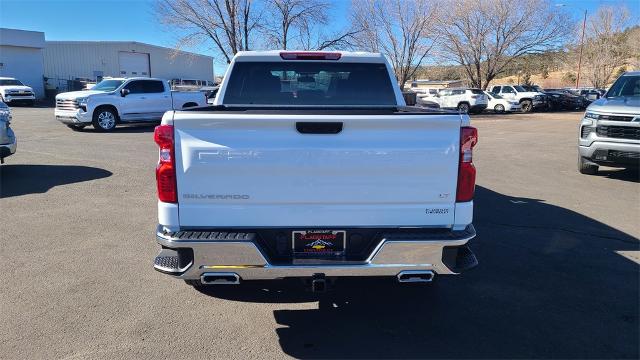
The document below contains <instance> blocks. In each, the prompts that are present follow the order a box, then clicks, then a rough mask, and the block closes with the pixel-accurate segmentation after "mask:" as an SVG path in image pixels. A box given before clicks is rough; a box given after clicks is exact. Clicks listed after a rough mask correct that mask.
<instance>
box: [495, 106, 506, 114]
mask: <svg viewBox="0 0 640 360" xmlns="http://www.w3.org/2000/svg"><path fill="white" fill-rule="evenodd" d="M493 111H495V112H496V113H498V114H502V113H503V112H504V105H502V104H497V105H496V106H494V107H493Z"/></svg>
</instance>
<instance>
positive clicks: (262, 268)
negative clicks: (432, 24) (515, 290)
mask: <svg viewBox="0 0 640 360" xmlns="http://www.w3.org/2000/svg"><path fill="white" fill-rule="evenodd" d="M395 79H396V78H395V75H394V72H393V69H392V67H391V66H390V65H389V63H388V62H387V60H386V58H385V57H384V56H383V55H381V54H374V53H363V52H355V53H349V52H306V51H305V52H290V51H281V52H280V51H260V52H239V53H238V54H236V56H235V57H234V58H233V59H232V61H231V62H230V64H229V70H227V76H225V78H224V80H223V82H222V85H221V87H220V93H219V94H218V96H217V97H216V101H215V104H214V105H215V106H213V107H208V108H196V109H185V110H177V111H171V112H167V113H166V114H165V116H164V117H163V119H162V124H161V125H160V126H158V127H157V128H156V131H155V134H154V137H155V140H156V143H157V144H158V146H159V154H160V155H159V163H158V166H157V168H156V179H157V185H158V222H159V226H158V228H157V232H156V240H157V242H158V244H159V245H160V247H161V249H160V252H159V254H158V255H157V257H156V258H155V262H154V267H155V269H156V270H158V271H160V272H163V273H166V274H169V275H170V276H172V277H174V278H177V279H182V280H186V281H187V282H188V283H190V284H191V285H193V286H196V287H200V286H206V285H218V284H239V283H240V282H241V281H246V280H256V279H260V280H273V279H280V278H289V277H293V278H302V279H307V280H308V283H310V285H311V288H312V290H314V291H322V290H324V289H325V286H326V284H327V279H334V278H340V277H360V276H374V277H385V276H386V277H388V278H395V279H396V280H397V281H398V282H401V283H407V282H430V281H431V280H432V279H433V278H434V276H436V274H437V276H441V275H447V274H458V273H461V272H463V271H465V270H467V269H469V268H471V267H473V266H475V265H476V264H477V260H476V258H475V256H474V255H473V253H472V252H471V250H470V249H469V248H468V247H467V242H468V241H469V240H470V239H471V238H473V237H474V236H475V230H474V228H473V225H472V213H473V193H474V186H475V185H474V184H475V173H476V171H475V168H474V166H473V162H472V159H473V147H474V145H475V144H476V142H477V131H476V129H475V128H473V127H471V126H470V120H469V117H468V116H467V115H464V114H462V115H461V114H459V113H454V112H449V111H442V110H434V109H421V108H418V107H407V106H405V102H404V99H403V96H402V93H401V90H400V88H399V87H398V85H397V82H396V80H395ZM284 82H287V83H288V84H289V85H288V86H286V87H285V86H283V85H282V84H283V83H284ZM247 84H250V86H247ZM225 286H228V285H225Z"/></svg>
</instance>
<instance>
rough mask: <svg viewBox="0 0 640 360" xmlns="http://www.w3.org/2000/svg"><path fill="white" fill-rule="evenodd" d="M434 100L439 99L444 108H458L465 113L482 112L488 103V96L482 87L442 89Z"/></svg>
mask: <svg viewBox="0 0 640 360" xmlns="http://www.w3.org/2000/svg"><path fill="white" fill-rule="evenodd" d="M434 100H437V102H438V104H439V105H440V107H441V108H443V109H456V110H458V111H459V112H461V113H463V114H466V113H480V112H482V111H484V109H486V108H487V104H488V101H487V96H486V95H485V94H484V91H482V90H480V89H466V88H451V89H440V91H438V96H437V97H435V98H434Z"/></svg>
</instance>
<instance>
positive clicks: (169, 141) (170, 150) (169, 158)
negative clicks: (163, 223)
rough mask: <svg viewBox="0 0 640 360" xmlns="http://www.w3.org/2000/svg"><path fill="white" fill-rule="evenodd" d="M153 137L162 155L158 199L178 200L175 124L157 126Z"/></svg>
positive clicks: (159, 164) (158, 170) (164, 200)
mask: <svg viewBox="0 0 640 360" xmlns="http://www.w3.org/2000/svg"><path fill="white" fill-rule="evenodd" d="M153 139H154V140H155V142H156V144H158V146H159V147H160V151H159V154H160V156H159V159H158V166H157V167H156V182H157V184H158V199H159V200H160V201H162V202H169V203H175V202H178V191H177V186H176V167H175V151H174V141H173V125H160V126H156V130H155V132H154V133H153Z"/></svg>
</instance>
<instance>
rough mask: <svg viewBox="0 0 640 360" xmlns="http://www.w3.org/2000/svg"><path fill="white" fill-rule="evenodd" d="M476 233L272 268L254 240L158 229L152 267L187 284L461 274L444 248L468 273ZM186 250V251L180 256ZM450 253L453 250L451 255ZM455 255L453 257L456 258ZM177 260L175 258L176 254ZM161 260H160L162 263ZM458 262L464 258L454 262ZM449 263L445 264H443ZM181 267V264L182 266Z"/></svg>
mask: <svg viewBox="0 0 640 360" xmlns="http://www.w3.org/2000/svg"><path fill="white" fill-rule="evenodd" d="M475 235H476V232H475V229H474V227H473V225H469V226H468V227H467V228H466V229H465V230H463V231H457V232H454V231H451V232H448V233H447V234H446V236H441V237H440V238H432V237H429V238H426V239H420V238H412V237H411V236H407V234H401V236H400V235H399V236H393V235H390V236H387V237H385V238H383V239H382V241H381V242H380V243H379V244H378V245H377V246H376V247H375V249H374V250H373V251H372V253H371V255H370V256H369V257H368V259H366V260H365V261H361V262H341V261H337V260H336V261H327V260H311V259H305V260H303V261H300V262H295V263H293V264H277V265H276V264H270V263H269V261H268V260H267V257H266V256H265V255H264V254H263V253H262V251H261V250H260V249H259V247H258V246H256V244H255V243H254V242H253V241H237V240H234V241H228V240H222V241H208V240H183V239H177V238H174V237H172V234H170V233H163V232H161V231H160V230H158V232H157V233H156V240H157V242H158V244H160V245H161V246H162V247H163V249H164V250H162V251H161V253H160V254H159V255H158V257H157V258H156V262H155V265H154V268H155V269H156V270H158V271H160V272H163V273H166V274H170V275H172V276H174V277H176V278H180V279H185V280H195V279H200V278H201V276H202V274H204V273H211V272H225V273H235V274H237V275H238V276H239V277H240V278H241V279H242V280H269V279H280V278H287V277H311V276H314V275H316V274H324V276H327V277H343V276H398V274H400V273H401V272H403V271H409V270H413V271H428V270H430V271H433V272H435V273H437V274H457V273H459V272H460V269H461V268H460V267H457V266H452V264H451V261H448V262H447V260H446V258H449V259H451V256H448V255H447V256H445V254H444V253H445V252H447V251H445V247H446V248H447V249H451V250H457V249H458V248H460V249H462V248H464V249H462V250H464V251H461V253H462V252H464V256H467V258H466V259H463V260H461V262H462V263H465V265H463V267H464V269H467V268H471V267H473V266H475V265H476V264H477V262H475V263H472V262H469V261H468V260H469V259H468V257H469V256H471V257H472V260H473V261H475V256H473V253H471V252H470V250H469V249H468V248H467V247H466V246H465V245H466V244H467V242H468V241H469V240H471V239H472V238H474V237H475ZM171 251H175V254H178V253H181V254H187V255H185V259H186V260H185V259H180V261H178V259H177V258H176V260H175V261H174V263H175V264H176V265H175V269H172V268H170V267H167V266H166V265H164V264H167V263H171V259H169V260H168V261H167V259H168V256H170V253H168V252H171ZM181 251H182V252H181ZM447 253H448V254H449V255H451V251H448V252H447ZM455 254H456V252H455V251H454V253H453V257H454V258H456V255H455ZM176 256H177V255H176ZM159 257H162V258H161V259H160V261H159V260H158V259H159ZM453 261H460V260H455V259H454V260H453ZM445 262H447V264H445ZM179 263H180V265H178V264H179Z"/></svg>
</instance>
